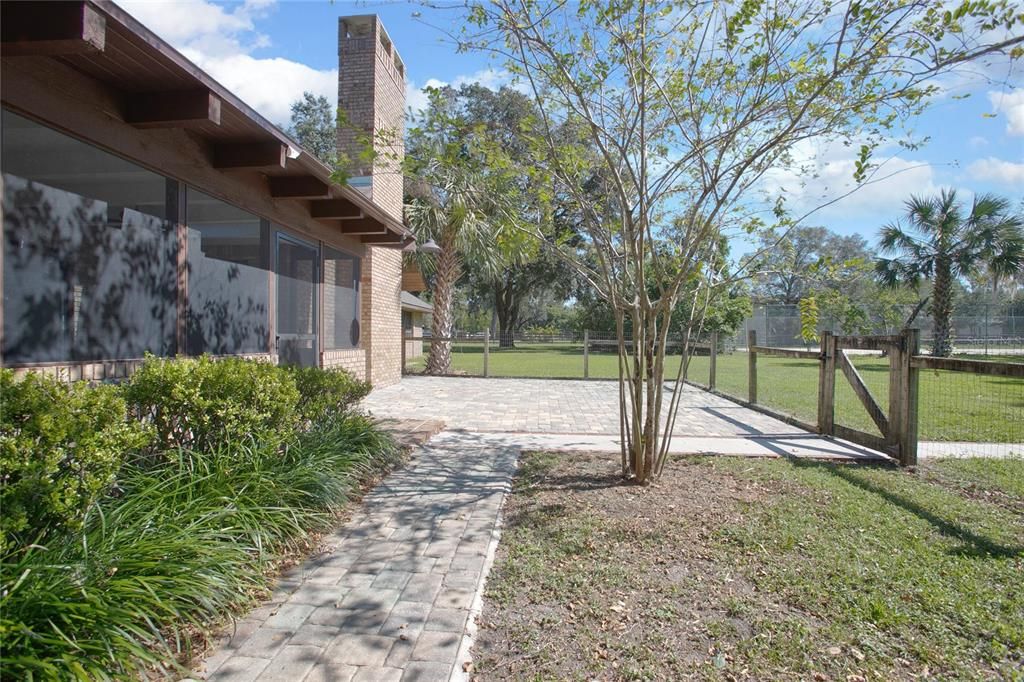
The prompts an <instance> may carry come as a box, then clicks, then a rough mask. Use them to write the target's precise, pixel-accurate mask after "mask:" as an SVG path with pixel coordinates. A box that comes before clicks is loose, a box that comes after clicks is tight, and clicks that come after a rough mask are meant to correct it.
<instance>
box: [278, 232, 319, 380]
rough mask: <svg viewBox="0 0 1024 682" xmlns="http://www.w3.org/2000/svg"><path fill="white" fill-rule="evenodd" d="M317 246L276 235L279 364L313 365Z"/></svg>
mask: <svg viewBox="0 0 1024 682" xmlns="http://www.w3.org/2000/svg"><path fill="white" fill-rule="evenodd" d="M318 260H319V253H317V249H316V247H314V246H312V245H310V244H304V243H301V242H297V241H292V240H291V239H287V238H285V237H284V236H283V235H278V239H277V336H278V345H277V352H278V356H279V359H280V362H281V363H282V364H289V365H302V366H303V367H315V366H317V365H319V359H318V358H317V343H316V340H317V339H316V337H317V329H316V326H317V319H316V285H317V281H318V277H317V264H318Z"/></svg>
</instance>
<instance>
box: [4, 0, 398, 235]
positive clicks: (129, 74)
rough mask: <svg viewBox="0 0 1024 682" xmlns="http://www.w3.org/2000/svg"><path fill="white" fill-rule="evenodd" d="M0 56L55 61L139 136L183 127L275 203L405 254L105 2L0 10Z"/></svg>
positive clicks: (373, 213) (355, 194)
mask: <svg viewBox="0 0 1024 682" xmlns="http://www.w3.org/2000/svg"><path fill="white" fill-rule="evenodd" d="M0 11H2V16H0V31H2V33H0V55H2V56H3V57H17V56H28V57H43V58H51V59H57V60H60V61H61V62H63V63H64V64H67V65H69V66H71V67H72V68H74V69H76V70H78V71H80V72H82V73H84V74H86V75H87V76H89V77H91V78H94V79H96V80H98V81H101V82H102V83H103V84H104V85H105V86H107V87H109V88H110V89H112V90H113V91H114V92H116V93H117V94H118V99H119V100H120V101H121V103H122V106H121V107H120V109H121V110H120V111H119V112H112V115H118V114H119V115H120V116H121V118H122V120H123V121H124V122H125V123H126V124H128V125H131V126H133V127H135V128H137V129H147V128H186V129H188V130H189V134H190V135H193V136H195V137H197V138H198V139H201V140H202V141H203V142H204V143H205V144H206V146H207V148H208V149H209V150H210V154H209V159H208V161H209V164H210V166H211V167H212V168H214V169H217V170H218V171H220V172H223V173H232V172H257V173H260V174H261V175H262V176H264V177H265V178H266V182H265V185H266V192H267V194H268V195H269V196H270V197H272V198H273V199H274V201H294V202H302V203H303V204H304V205H305V207H306V210H307V211H308V212H309V215H310V217H311V218H313V219H316V220H318V221H321V222H323V223H325V224H327V225H329V226H331V227H333V228H336V229H337V230H338V232H339V234H345V235H359V236H358V237H356V238H357V239H359V240H360V241H362V242H363V243H364V244H368V245H376V246H385V247H392V248H402V247H405V246H408V245H409V244H410V243H412V242H413V241H414V238H413V235H412V233H411V232H410V231H409V229H408V228H407V227H406V226H405V225H404V224H403V223H402V222H401V221H400V220H397V219H395V218H394V217H392V216H391V215H389V214H388V213H387V212H386V211H385V210H384V209H382V208H381V207H380V206H378V205H377V204H375V203H374V202H373V201H372V200H370V199H369V198H368V197H366V196H365V195H364V194H363V193H362V192H360V191H359V190H357V189H354V188H353V187H350V186H349V185H347V184H344V183H340V182H336V181H335V180H334V179H332V174H333V172H334V171H333V169H331V168H329V167H328V166H326V165H325V164H324V163H323V162H322V161H320V160H319V159H318V158H316V157H315V156H313V155H312V154H310V153H309V152H307V151H306V150H304V149H303V148H302V146H301V145H300V144H299V143H298V142H297V141H295V140H294V139H292V138H291V137H290V136H288V135H287V134H285V133H284V132H282V131H281V130H280V129H278V128H277V127H275V126H274V125H273V124H271V123H270V122H269V121H268V120H267V119H265V118H264V117H263V116H261V115H260V114H258V113H257V112H256V111H254V110H253V109H252V108H251V107H250V106H249V105H247V104H245V103H244V102H243V101H242V100H241V99H239V98H238V97H237V96H236V95H235V94H233V93H232V92H230V91H229V90H228V89H227V88H225V87H224V86H223V85H221V84H220V83H218V82H217V81H215V80H214V79H213V78H212V77H211V76H210V75H209V74H207V73H206V72H204V71H203V70H202V69H200V68H199V67H198V66H196V65H195V64H193V63H192V62H190V61H189V60H188V59H186V58H185V57H184V56H183V55H182V54H181V53H180V52H178V51H177V50H175V49H174V48H173V47H171V46H170V45H169V44H168V43H166V42H165V41H164V40H162V39H161V38H160V37H158V36H157V35H156V34H154V33H153V32H152V31H150V30H149V29H147V28H146V27H145V26H143V25H142V24H141V23H139V21H138V20H136V19H135V18H134V17H132V16H131V15H130V14H128V13H127V12H125V11H124V10H123V9H121V8H120V7H118V6H117V5H116V4H114V3H113V2H110V1H109V0H72V1H61V2H44V1H40V0H33V1H25V2H3V3H0Z"/></svg>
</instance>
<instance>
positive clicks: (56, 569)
mask: <svg viewBox="0 0 1024 682" xmlns="http://www.w3.org/2000/svg"><path fill="white" fill-rule="evenodd" d="M397 452H398V451H397V448H396V447H395V446H394V443H393V441H392V440H391V439H390V438H389V437H388V436H386V435H385V434H382V433H381V432H379V431H377V430H376V429H375V427H374V425H373V423H372V422H371V421H369V420H368V419H366V418H365V417H362V416H358V415H347V416H343V417H340V418H332V419H327V420H325V421H323V422H321V423H319V424H316V425H315V426H314V427H313V428H312V429H310V430H309V431H308V432H306V433H303V434H300V435H297V436H295V437H293V438H292V439H291V440H290V442H288V443H287V445H286V446H285V447H284V448H279V447H277V444H275V443H262V444H259V443H254V442H252V441H251V440H248V439H246V440H244V441H242V442H235V443H221V444H219V445H218V446H217V447H215V448H213V449H211V450H210V451H207V452H189V451H185V450H177V451H174V452H172V453H169V456H168V458H167V459H165V460H163V461H161V462H157V463H156V464H154V465H153V466H151V467H149V468H146V469H132V468H131V467H126V468H125V472H124V475H123V479H124V480H123V483H122V485H123V494H122V495H121V496H120V497H119V498H116V499H114V498H108V499H107V500H106V503H105V504H104V505H103V506H102V508H101V509H102V513H95V514H92V515H90V516H89V517H88V519H87V521H86V523H85V525H84V526H83V528H82V529H81V531H80V533H79V534H78V535H74V534H69V535H67V536H66V537H65V538H63V540H62V541H61V542H59V543H56V542H55V543H53V544H51V545H50V546H49V548H48V549H42V548H34V549H33V550H31V551H29V552H26V553H25V554H24V555H22V556H20V557H18V561H17V562H13V563H6V564H4V565H3V566H2V583H3V588H4V589H3V592H0V669H3V671H4V677H5V678H6V677H8V676H9V677H10V678H11V679H30V678H32V677H34V678H36V679H51V678H75V677H77V678H83V679H107V678H114V679H138V678H139V677H143V676H144V672H145V671H144V668H149V667H152V666H153V665H155V664H159V663H162V664H167V665H170V666H173V664H174V658H175V657H176V655H177V654H178V653H179V652H180V651H182V650H184V651H187V650H188V648H189V646H190V644H189V642H190V639H189V638H190V636H192V635H194V634H195V633H196V632H202V631H203V630H205V629H206V628H208V627H209V626H210V624H211V623H216V622H218V621H221V620H223V618H224V617H225V616H226V615H228V614H229V613H230V612H231V611H234V610H238V608H239V607H240V606H242V605H244V604H246V603H247V602H249V601H250V600H251V599H252V598H253V595H254V594H258V593H259V591H260V590H261V589H264V588H266V587H267V582H268V575H267V571H266V567H267V562H268V561H271V560H273V559H275V558H277V557H278V556H279V553H280V552H281V550H282V549H284V548H287V547H289V546H293V545H297V544H298V543H299V541H300V540H301V539H302V538H303V537H304V536H305V534H306V533H307V532H308V531H309V530H310V529H326V528H328V527H329V526H330V525H331V524H332V523H333V522H334V520H335V518H336V517H335V515H334V512H336V511H337V509H338V507H339V506H340V505H342V504H343V503H344V502H345V500H346V499H347V498H348V497H349V496H350V495H352V494H353V492H354V491H357V490H358V488H359V486H360V484H361V483H363V482H365V481H366V480H367V479H369V478H370V477H373V476H376V475H379V474H381V473H383V472H384V471H385V470H386V469H387V468H388V467H390V466H391V465H392V464H394V463H395V462H396V460H397ZM179 672H182V673H185V672H187V671H185V670H182V671H179Z"/></svg>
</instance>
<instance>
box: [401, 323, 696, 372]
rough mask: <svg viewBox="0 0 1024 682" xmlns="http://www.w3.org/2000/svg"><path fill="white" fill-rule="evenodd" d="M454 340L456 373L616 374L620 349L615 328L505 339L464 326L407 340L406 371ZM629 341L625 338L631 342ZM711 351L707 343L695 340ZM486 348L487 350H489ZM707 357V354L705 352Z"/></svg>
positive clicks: (674, 349)
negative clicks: (436, 336) (436, 346)
mask: <svg viewBox="0 0 1024 682" xmlns="http://www.w3.org/2000/svg"><path fill="white" fill-rule="evenodd" d="M445 342H447V343H450V345H451V369H450V372H449V373H450V374H451V375H453V376H484V375H486V376H490V377H521V378H551V379H584V378H586V379H618V378H619V351H618V340H617V337H616V335H615V333H614V332H611V333H608V332H584V333H564V334H515V335H512V336H511V337H509V336H506V337H504V338H503V339H502V338H500V337H496V336H492V335H490V334H489V333H486V332H462V333H456V334H453V335H452V336H451V337H447V338H446V339H433V338H430V337H429V336H425V337H415V338H413V339H407V340H406V341H405V347H406V352H405V365H404V367H405V372H406V373H407V374H418V373H422V372H423V371H424V370H425V369H426V366H427V357H428V355H429V353H430V348H431V346H433V345H434V344H437V343H445ZM628 343H629V341H628V340H627V346H628ZM696 345H697V350H696V352H698V353H704V354H705V356H706V355H707V352H708V351H707V343H706V342H705V343H703V344H701V343H697V344H696ZM681 347H682V341H681V339H680V340H670V342H669V352H670V354H669V355H668V356H667V357H666V360H665V376H666V378H667V379H669V378H675V376H676V374H677V373H678V371H679V364H680V358H681ZM485 351H486V352H485ZM705 360H706V357H705Z"/></svg>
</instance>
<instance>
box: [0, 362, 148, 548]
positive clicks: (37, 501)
mask: <svg viewBox="0 0 1024 682" xmlns="http://www.w3.org/2000/svg"><path fill="white" fill-rule="evenodd" d="M0 396H2V400H0V508H2V509H3V514H2V516H0V527H2V529H3V539H2V543H3V544H2V545H0V555H6V554H8V553H9V552H11V551H13V550H15V549H16V548H17V547H19V546H21V545H23V544H24V543H26V542H32V541H36V540H39V539H41V537H42V535H43V534H44V533H49V534H53V533H59V532H60V531H61V530H64V529H69V528H75V527H77V526H78V525H80V524H81V521H82V518H83V516H84V514H85V511H86V510H87V509H88V508H89V507H90V506H91V505H92V504H93V503H94V502H95V501H96V499H97V498H98V497H99V496H100V495H102V494H103V493H104V492H106V491H107V490H108V489H109V488H110V486H111V484H112V483H113V482H114V478H115V476H116V475H117V472H118V470H119V469H120V468H121V465H122V463H123V462H124V461H125V457H126V455H127V454H128V453H130V452H132V451H134V450H137V449H139V448H141V447H142V446H143V445H144V444H145V443H146V442H147V441H148V440H149V434H148V429H147V428H146V427H145V426H144V425H142V424H140V423H139V422H137V421H134V420H128V419H127V414H126V408H125V402H124V400H123V399H122V398H121V396H120V394H119V392H118V390H117V389H116V388H115V387H113V386H96V387H90V386H89V385H88V384H86V383H85V382H78V383H75V384H71V385H68V384H64V383H62V382H59V381H57V380H56V379H51V378H48V377H45V376H41V375H39V374H35V373H30V374H28V375H27V376H26V377H25V378H24V379H21V380H17V379H15V377H14V373H13V372H11V371H10V370H0Z"/></svg>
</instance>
